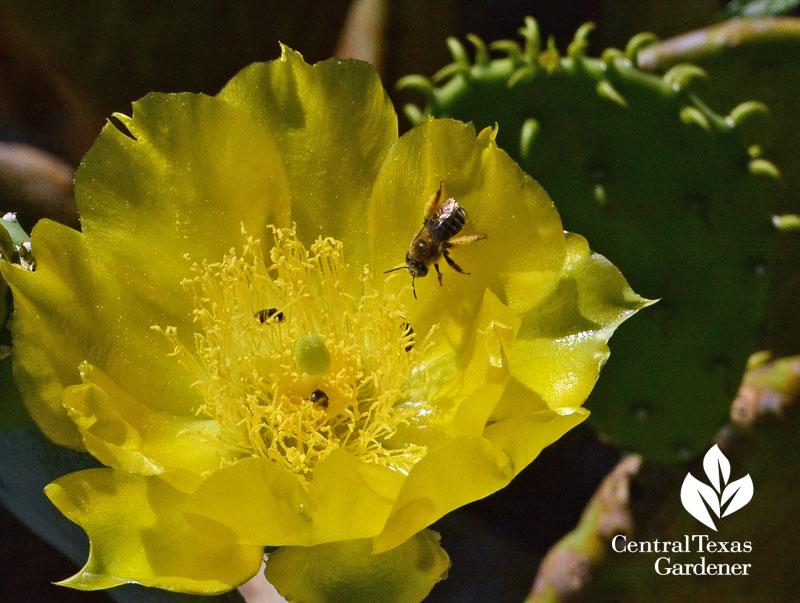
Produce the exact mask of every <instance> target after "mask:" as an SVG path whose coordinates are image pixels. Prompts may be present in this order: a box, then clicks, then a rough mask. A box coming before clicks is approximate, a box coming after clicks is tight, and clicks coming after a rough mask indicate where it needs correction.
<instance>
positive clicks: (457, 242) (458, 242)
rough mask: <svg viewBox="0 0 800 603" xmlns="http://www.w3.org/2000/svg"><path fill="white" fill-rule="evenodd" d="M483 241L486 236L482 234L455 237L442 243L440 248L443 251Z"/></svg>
mask: <svg viewBox="0 0 800 603" xmlns="http://www.w3.org/2000/svg"><path fill="white" fill-rule="evenodd" d="M484 240H486V235H483V234H478V235H465V236H463V237H456V238H455V239H450V240H449V241H446V242H444V243H442V247H443V248H444V249H450V248H451V247H463V246H464V245H469V244H470V243H474V242H475V241H484Z"/></svg>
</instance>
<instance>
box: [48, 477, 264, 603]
mask: <svg viewBox="0 0 800 603" xmlns="http://www.w3.org/2000/svg"><path fill="white" fill-rule="evenodd" d="M45 493H46V494H47V496H48V497H49V498H50V500H51V501H52V502H53V504H54V505H56V506H57V507H58V508H59V510H60V511H61V512H62V513H63V514H64V515H66V516H67V517H68V518H69V519H70V520H72V521H73V522H75V523H77V524H78V525H80V526H81V527H82V528H83V529H84V530H85V531H86V533H87V534H88V535H89V541H90V551H89V559H88V561H87V562H86V565H85V566H84V567H83V568H82V569H81V570H80V571H79V572H78V573H77V574H75V575H74V576H72V577H71V578H68V579H66V580H63V581H62V582H59V584H61V585H63V586H69V587H72V588H77V589H80V590H96V589H100V588H109V587H111V586H117V585H120V584H124V583H126V582H137V583H139V584H143V585H144V586H156V587H159V588H165V589H169V590H179V591H182V592H191V593H203V594H214V593H219V592H224V591H228V590H231V589H232V588H235V587H236V586H238V585H239V584H242V583H243V582H245V581H247V580H248V579H249V578H250V577H251V576H253V575H254V574H255V573H256V572H257V571H258V569H259V567H260V565H261V559H262V556H263V548H262V547H259V546H242V545H232V544H230V543H228V544H224V543H220V542H215V541H213V540H209V539H206V538H204V537H203V536H201V535H199V534H197V533H196V532H194V531H192V530H191V528H190V527H189V525H188V524H187V523H186V521H185V520H184V519H183V511H184V507H185V504H186V501H187V499H188V495H186V494H184V493H182V492H179V491H178V490H175V489H173V488H171V487H170V486H168V485H167V484H166V483H164V482H163V481H162V480H160V479H158V478H152V477H149V478H148V477H142V476H139V475H133V474H130V473H126V472H124V471H113V470H111V469H88V470H86V471H79V472H77V473H70V474H69V475H65V476H64V477H61V478H59V479H57V480H56V481H54V482H52V483H51V484H49V485H48V486H47V487H46V488H45Z"/></svg>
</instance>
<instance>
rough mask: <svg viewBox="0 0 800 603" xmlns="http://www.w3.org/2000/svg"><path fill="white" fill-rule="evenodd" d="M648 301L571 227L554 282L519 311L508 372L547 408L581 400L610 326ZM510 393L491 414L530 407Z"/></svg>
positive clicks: (599, 363) (597, 368)
mask: <svg viewBox="0 0 800 603" xmlns="http://www.w3.org/2000/svg"><path fill="white" fill-rule="evenodd" d="M651 303H653V302H652V301H649V300H646V299H644V298H642V297H639V296H638V295H636V294H635V293H634V292H633V291H632V290H631V288H630V287H629V286H628V283H627V282H626V281H625V279H624V277H623V276H622V274H620V272H619V270H617V269H616V268H615V267H614V265H613V264H611V262H609V261H608V260H607V259H606V258H604V257H603V256H601V255H599V254H594V253H592V252H591V251H590V250H589V246H588V244H587V242H586V239H584V238H583V237H581V236H580V235H575V234H571V233H570V234H569V236H568V237H567V260H566V262H565V265H564V271H563V273H562V275H561V280H560V281H559V285H558V287H557V288H556V289H555V291H553V293H552V294H551V296H550V297H549V298H548V299H546V300H544V301H543V302H542V303H541V304H540V305H539V306H538V307H537V308H533V309H531V310H529V311H528V312H527V313H525V314H524V316H523V317H522V326H521V327H520V331H519V335H518V337H517V341H516V343H515V344H514V351H513V353H512V354H511V355H510V357H509V366H510V369H511V374H512V376H513V377H514V378H515V379H516V380H517V381H518V382H519V383H520V384H522V385H523V386H524V387H525V388H526V389H527V390H529V391H530V392H533V393H532V397H534V398H539V399H541V400H543V401H544V402H545V403H546V404H547V405H548V406H549V407H550V408H553V409H567V408H573V407H578V406H580V405H581V404H583V402H584V401H585V400H586V398H587V396H588V395H589V392H590V391H591V389H592V387H593V386H594V383H595V381H596V380H597V377H598V375H599V373H600V369H601V368H602V366H603V364H605V362H606V359H607V358H608V354H609V349H608V343H607V342H608V340H609V338H610V337H611V335H612V334H613V333H614V330H615V329H616V328H617V326H619V324H620V323H622V321H624V320H625V319H626V318H628V317H630V316H631V315H632V314H634V313H635V312H636V311H638V310H640V309H642V308H644V307H646V306H648V305H650V304H651ZM514 393H515V392H514V391H512V392H510V393H509V397H508V398H506V399H505V400H503V401H502V402H501V404H500V405H499V408H498V410H497V413H498V414H497V415H496V416H495V418H500V417H503V416H510V415H513V414H517V413H520V412H528V411H530V410H532V408H530V407H521V408H517V409H516V410H512V408H511V407H513V406H514V401H513V400H512V399H511V396H513V395H514ZM518 397H519V396H517V398H518ZM528 403H529V401H528V402H526V404H528Z"/></svg>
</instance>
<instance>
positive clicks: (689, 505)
mask: <svg viewBox="0 0 800 603" xmlns="http://www.w3.org/2000/svg"><path fill="white" fill-rule="evenodd" d="M703 470H704V471H705V472H706V477H708V481H709V482H710V483H711V486H709V485H708V484H705V483H703V482H701V481H700V480H699V479H697V478H696V477H695V476H693V475H692V474H691V473H687V474H686V478H685V479H684V480H683V486H681V502H682V503H683V507H684V508H685V509H686V510H687V511H688V512H689V514H690V515H691V516H692V517H694V518H695V519H696V520H697V521H699V522H700V523H702V524H703V525H706V526H708V527H709V528H711V529H712V530H714V531H715V532H716V531H717V526H716V525H715V524H714V519H713V517H712V516H711V513H713V514H714V515H716V516H717V517H718V518H720V517H727V516H728V515H730V514H731V513H734V512H736V511H738V510H739V509H741V508H742V507H744V506H745V505H746V504H747V503H749V502H750V499H751V498H753V480H752V479H751V478H750V475H749V474H748V475H745V476H744V477H742V478H740V479H737V480H735V481H732V482H730V483H728V480H729V479H730V476H731V463H730V461H728V459H727V457H726V456H725V455H724V454H722V451H721V450H720V449H719V447H718V446H717V445H716V444H714V446H712V447H711V449H710V450H709V451H708V452H706V455H705V457H703ZM712 486H713V487H712ZM709 511H710V512H709Z"/></svg>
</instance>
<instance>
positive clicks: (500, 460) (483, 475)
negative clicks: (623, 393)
mask: <svg viewBox="0 0 800 603" xmlns="http://www.w3.org/2000/svg"><path fill="white" fill-rule="evenodd" d="M587 414H588V413H585V412H584V413H573V414H571V415H565V416H562V415H557V414H555V413H553V412H550V411H546V412H542V413H534V414H531V415H527V416H525V417H515V418H514V419H509V420H508V421H503V422H501V423H496V424H494V425H492V426H490V427H488V428H487V429H486V432H485V435H484V437H480V436H462V437H458V438H454V439H452V440H450V441H448V442H447V443H446V444H444V445H443V446H441V447H439V448H437V449H435V450H433V451H432V452H429V453H428V454H427V455H426V456H425V457H424V458H423V459H422V460H421V461H419V463H417V464H416V465H415V466H414V468H413V469H412V470H411V473H410V474H409V476H408V479H406V481H405V483H404V484H403V488H402V490H401V491H400V494H399V495H398V496H397V500H396V501H395V504H394V508H393V509H392V513H391V515H390V517H389V519H388V520H387V522H386V526H385V527H384V529H383V532H381V534H380V535H378V536H377V537H376V538H375V543H374V549H373V551H374V552H375V553H380V552H383V551H387V550H389V549H391V548H393V547H395V546H397V545H399V544H400V543H402V542H404V541H405V540H406V539H407V538H408V537H410V536H411V535H412V534H414V533H415V532H417V531H419V530H421V529H422V528H424V527H426V526H428V525H430V524H431V523H433V522H434V521H436V520H437V519H439V518H440V517H442V516H443V515H445V514H447V513H449V512H450V511H452V510H453V509H457V508H458V507H460V506H462V505H465V504H467V503H470V502H472V501H474V500H478V499H480V498H483V497H485V496H488V495H489V494H491V493H492V492H496V491H497V490H499V489H500V488H503V487H505V486H506V485H508V483H509V482H510V481H511V479H512V478H513V477H514V476H515V475H517V474H518V473H519V472H520V471H521V470H522V469H523V468H525V466H526V465H528V463H530V462H531V461H532V460H533V459H534V458H535V457H536V456H537V455H538V454H539V452H541V450H542V449H543V448H544V447H545V446H549V445H550V444H552V443H553V442H555V441H556V440H557V439H558V438H560V437H561V436H562V435H564V433H566V432H567V431H569V430H570V429H572V428H573V427H575V425H577V424H578V423H580V422H581V421H583V420H584V419H585V418H586V416H587Z"/></svg>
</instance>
